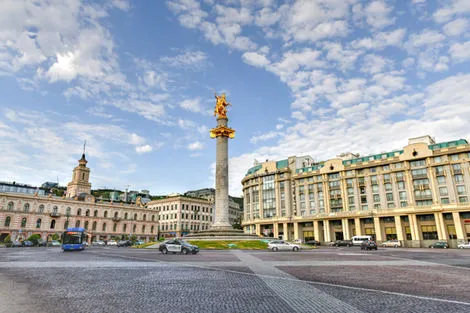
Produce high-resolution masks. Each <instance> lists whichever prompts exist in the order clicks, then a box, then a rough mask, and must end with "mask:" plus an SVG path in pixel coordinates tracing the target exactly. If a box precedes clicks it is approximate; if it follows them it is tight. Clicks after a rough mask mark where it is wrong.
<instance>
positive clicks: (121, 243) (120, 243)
mask: <svg viewBox="0 0 470 313" xmlns="http://www.w3.org/2000/svg"><path fill="white" fill-rule="evenodd" d="M117 246H118V247H130V246H132V242H131V241H130V240H121V241H118V243H117Z"/></svg>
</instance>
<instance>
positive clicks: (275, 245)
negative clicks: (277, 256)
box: [268, 240, 300, 252]
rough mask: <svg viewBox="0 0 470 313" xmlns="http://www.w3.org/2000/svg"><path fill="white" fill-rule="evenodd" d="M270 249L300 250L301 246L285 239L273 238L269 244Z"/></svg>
mask: <svg viewBox="0 0 470 313" xmlns="http://www.w3.org/2000/svg"><path fill="white" fill-rule="evenodd" d="M268 249H269V250H271V251H274V252H276V251H294V252H297V251H299V250H300V246H299V245H297V244H294V243H290V242H287V241H284V240H273V241H271V242H270V243H269V244H268Z"/></svg>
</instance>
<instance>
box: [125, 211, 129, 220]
mask: <svg viewBox="0 0 470 313" xmlns="http://www.w3.org/2000/svg"><path fill="white" fill-rule="evenodd" d="M128 217H129V215H128V214H127V212H126V213H125V214H124V219H125V220H127V218H128Z"/></svg>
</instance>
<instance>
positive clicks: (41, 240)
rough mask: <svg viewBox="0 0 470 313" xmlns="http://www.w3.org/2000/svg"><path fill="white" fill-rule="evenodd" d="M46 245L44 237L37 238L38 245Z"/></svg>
mask: <svg viewBox="0 0 470 313" xmlns="http://www.w3.org/2000/svg"><path fill="white" fill-rule="evenodd" d="M46 246H47V241H45V240H44V239H38V247H46Z"/></svg>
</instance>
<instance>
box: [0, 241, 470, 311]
mask: <svg viewBox="0 0 470 313" xmlns="http://www.w3.org/2000/svg"><path fill="white" fill-rule="evenodd" d="M468 286H470V251H469V250H463V251H462V250H431V249H429V250H428V249H379V250H378V251H372V252H365V251H361V250H360V249H358V248H321V249H316V250H309V251H301V252H299V253H293V252H277V253H273V252H268V251H240V250H232V251H201V252H200V254H197V255H179V254H169V255H162V254H160V253H159V252H158V251H156V250H139V249H132V248H114V247H113V248H107V247H106V248H89V249H87V250H85V251H83V252H68V253H63V252H61V250H60V249H58V248H16V249H14V248H11V249H1V250H0V303H1V305H0V312H219V313H220V312H470V292H468Z"/></svg>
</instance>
